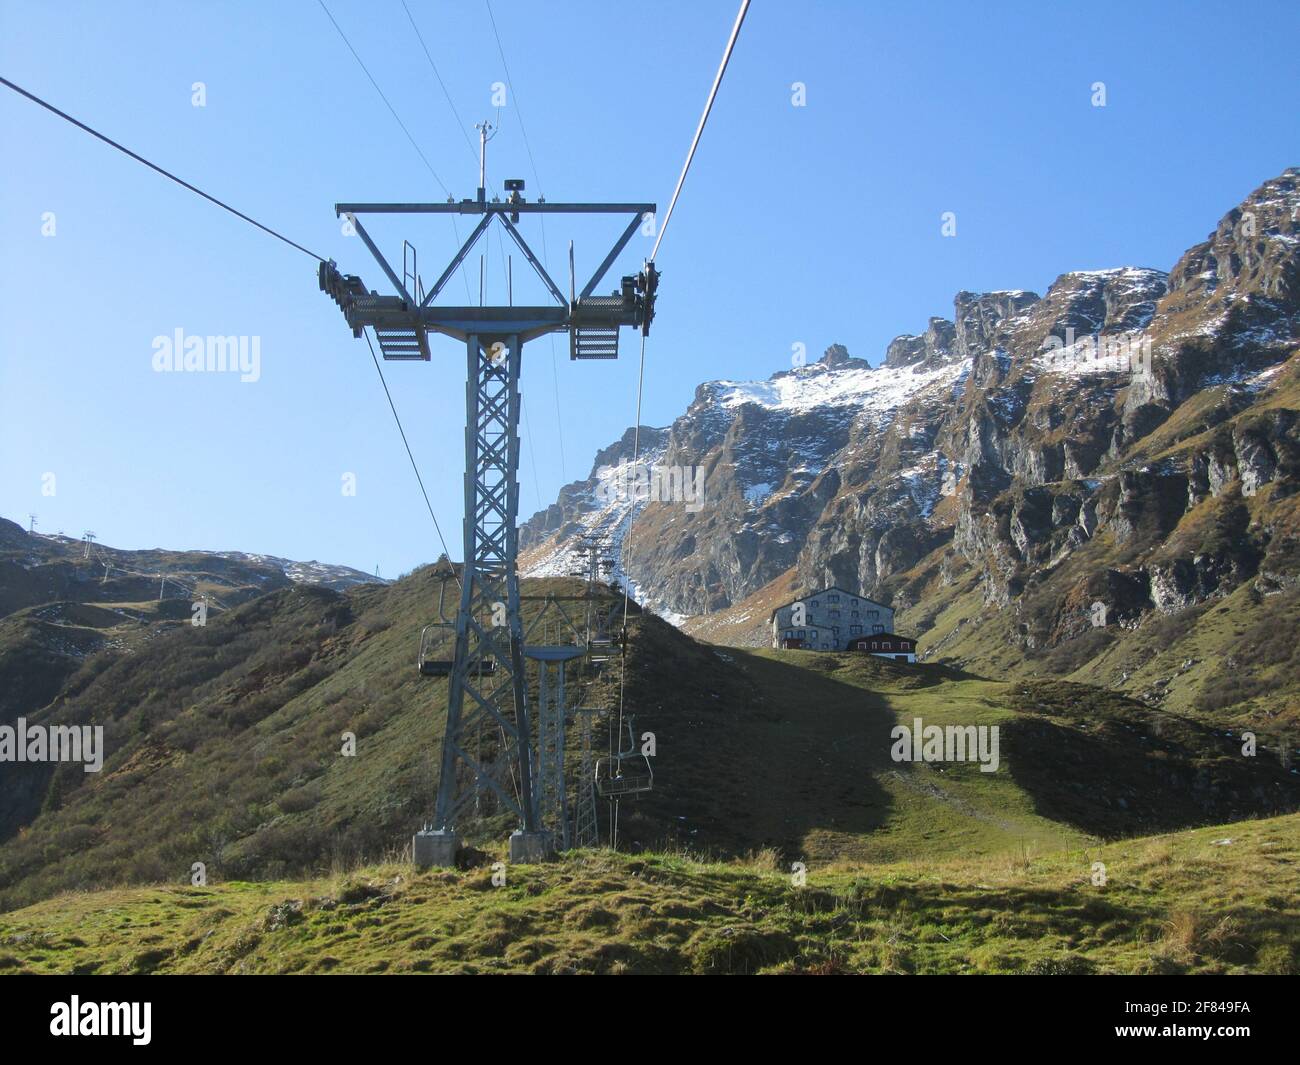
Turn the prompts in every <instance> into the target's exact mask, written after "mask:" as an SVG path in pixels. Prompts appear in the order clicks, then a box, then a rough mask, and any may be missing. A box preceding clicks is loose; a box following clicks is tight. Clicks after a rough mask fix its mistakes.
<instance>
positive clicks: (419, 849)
mask: <svg viewBox="0 0 1300 1065" xmlns="http://www.w3.org/2000/svg"><path fill="white" fill-rule="evenodd" d="M459 844H460V839H459V838H458V837H457V835H456V833H455V832H442V831H437V832H435V831H431V830H429V829H422V830H421V831H419V832H417V833H416V834H415V835H414V837H412V839H411V855H412V857H413V859H414V861H415V867H416V868H417V869H428V868H429V867H430V866H435V867H438V868H448V867H450V866H454V865H455V864H456V848H457V847H458V846H459Z"/></svg>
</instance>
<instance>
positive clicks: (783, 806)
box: [0, 571, 1300, 908]
mask: <svg viewBox="0 0 1300 1065" xmlns="http://www.w3.org/2000/svg"><path fill="white" fill-rule="evenodd" d="M434 586H435V582H434V580H433V578H432V576H431V574H430V573H429V572H428V571H422V572H419V573H417V574H415V575H413V576H412V577H411V578H408V579H406V580H404V581H401V582H398V583H397V584H394V585H392V586H389V587H384V588H381V587H374V586H367V587H364V588H360V589H355V590H353V591H351V592H349V593H348V594H346V595H340V594H338V593H334V592H330V591H326V590H323V589H314V590H313V589H301V588H295V589H286V590H283V591H279V592H275V593H272V594H271V595H269V596H266V597H264V598H262V599H259V600H256V601H254V602H252V603H250V604H246V605H245V606H243V607H241V608H238V609H236V610H234V611H231V612H229V613H228V614H226V615H223V616H220V617H217V618H215V619H212V620H211V621H210V622H209V625H208V626H207V627H206V628H204V629H195V628H192V627H189V626H179V627H178V628H177V629H176V631H174V632H171V633H169V634H167V635H165V636H161V637H159V638H158V639H156V640H154V641H152V642H151V643H150V644H149V646H148V647H147V648H143V649H141V650H140V651H139V652H138V653H136V654H133V655H128V656H125V657H121V658H118V659H115V660H108V659H100V660H97V661H96V662H95V663H92V664H91V665H90V666H88V667H87V668H86V670H85V671H83V673H81V674H78V676H77V677H76V678H74V680H73V682H71V683H70V685H69V687H68V690H67V692H66V694H65V696H63V697H61V698H60V700H58V701H56V702H55V703H54V704H52V705H51V706H50V707H47V708H46V709H45V710H44V711H42V714H41V715H37V716H38V718H39V719H40V720H45V719H48V720H51V721H60V722H76V721H91V722H97V723H103V724H104V725H105V726H106V730H107V732H106V746H107V749H108V751H109V756H108V759H107V761H106V763H105V768H104V772H103V773H101V774H99V775H98V776H92V777H87V775H86V774H84V773H82V772H81V771H80V769H79V768H78V767H76V766H68V767H65V768H63V769H61V770H59V771H58V773H56V774H55V775H54V776H53V778H52V779H50V778H49V777H48V771H47V770H46V769H45V767H39V768H38V769H36V770H35V775H33V773H32V771H33V767H30V766H28V767H12V766H9V767H5V772H6V774H7V776H6V784H5V787H6V794H7V801H6V806H7V808H9V809H12V808H13V807H14V806H15V805H16V804H17V799H19V798H21V799H22V801H24V802H27V803H28V804H29V816H27V817H25V818H21V819H19V820H18V822H17V824H14V825H8V826H7V830H8V831H9V832H13V830H14V829H16V828H17V827H18V825H19V824H21V825H23V828H22V831H20V832H18V833H17V834H15V835H11V836H10V838H8V839H7V841H6V842H4V844H3V845H0V908H11V907H14V906H20V905H25V904H27V903H30V902H34V901H37V900H39V899H41V898H45V897H49V896H50V895H51V894H53V893H55V892H57V891H59V890H66V889H69V888H73V889H82V888H86V889H89V888H96V887H105V886H112V885H117V884H122V883H148V882H159V881H170V882H173V883H183V882H185V881H186V880H187V879H188V875H189V869H190V866H191V864H192V863H193V862H196V861H202V862H204V863H206V864H207V866H208V869H209V871H210V873H211V875H213V876H216V877H221V878H225V879H235V878H259V879H261V878H267V879H271V878H282V877H286V876H300V875H308V874H311V873H314V872H319V871H320V870H322V869H326V868H329V867H331V865H332V864H336V863H338V862H345V863H351V862H354V861H358V860H362V859H365V860H369V861H374V860H377V859H381V858H382V857H383V856H384V855H385V854H391V853H395V852H396V851H397V850H398V849H400V848H401V847H402V846H403V845H404V844H405V842H406V840H407V839H409V835H410V832H411V831H412V829H413V828H414V827H415V826H417V825H418V824H419V823H420V822H421V821H423V820H424V819H426V818H427V817H428V816H429V815H430V813H431V811H430V809H429V804H430V800H431V797H432V795H433V791H434V778H435V765H436V759H437V752H438V737H439V736H440V734H441V730H442V723H443V715H444V713H445V700H446V689H447V685H446V681H445V680H431V679H427V678H421V677H419V676H418V674H417V673H416V671H415V669H414V666H413V662H412V658H413V652H414V648H415V646H416V640H417V636H418V632H419V627H420V624H421V622H422V621H423V620H424V617H425V615H426V614H427V612H428V609H429V606H428V604H429V603H431V602H434V601H436V600H435V595H436V593H435V592H434V591H433V588H434ZM549 587H555V588H559V587H560V585H559V584H558V583H556V582H537V583H533V582H529V584H528V587H527V590H528V591H529V592H532V593H536V592H539V591H542V590H544V589H546V588H549ZM530 609H531V607H530ZM634 620H635V619H634ZM612 685H613V678H612V677H609V676H606V677H605V678H604V681H603V686H602V685H597V686H595V687H593V689H592V690H591V691H590V692H589V693H588V697H587V698H586V699H585V700H584V702H585V704H586V705H606V706H608V705H611V699H612V693H611V691H610V690H609V689H610V688H611V687H612ZM627 692H628V710H629V712H630V713H631V714H633V715H635V717H636V730H637V733H638V734H640V733H641V732H643V731H653V732H654V733H655V735H656V740H657V745H658V756H657V759H656V762H655V770H656V780H655V789H654V791H653V792H652V793H650V794H649V795H647V796H645V797H643V798H641V799H637V800H634V801H627V802H624V803H623V804H621V810H620V818H619V828H620V842H621V844H622V846H623V847H624V848H631V849H641V848H651V849H659V848H663V847H665V846H667V847H688V848H690V849H691V850H692V851H693V852H696V853H709V854H714V855H718V856H736V855H743V854H745V853H747V852H750V851H756V850H761V849H764V848H773V849H775V850H776V851H777V852H778V853H780V854H781V855H782V856H783V858H784V860H793V859H796V858H799V859H803V860H806V861H808V862H810V863H812V864H814V865H816V864H825V863H829V862H835V861H844V860H853V861H870V862H892V861H900V860H908V859H911V860H920V859H933V858H938V857H946V856H952V855H962V856H973V855H990V854H997V853H1007V852H1009V851H1015V850H1018V849H1022V848H1024V847H1039V848H1060V847H1063V846H1078V845H1080V844H1082V843H1083V842H1086V841H1089V840H1094V839H1097V838H1116V837H1118V836H1125V835H1134V834H1138V833H1142V832H1151V831H1159V830H1167V829H1172V828H1178V827H1184V826H1189V825H1195V824H1204V823H1214V822H1217V821H1225V820H1229V819H1232V818H1234V817H1240V816H1247V815H1249V814H1252V813H1269V812H1274V811H1278V810H1284V809H1295V808H1296V807H1297V806H1298V805H1300V797H1298V796H1297V794H1296V792H1297V789H1298V788H1300V779H1297V780H1295V781H1292V780H1291V778H1289V777H1285V776H1283V775H1281V771H1280V770H1279V769H1277V767H1276V766H1275V765H1273V764H1272V762H1271V761H1269V760H1268V759H1264V758H1262V759H1259V760H1257V761H1256V762H1253V763H1251V764H1249V765H1248V764H1247V762H1246V760H1244V759H1240V758H1235V757H1230V756H1231V754H1232V747H1233V744H1232V742H1231V741H1229V740H1225V739H1223V738H1221V737H1217V736H1214V735H1213V734H1212V733H1211V732H1209V731H1208V730H1206V729H1204V728H1199V727H1198V728H1192V727H1191V726H1187V727H1181V728H1174V729H1172V730H1170V731H1168V734H1167V735H1166V737H1165V738H1164V739H1162V740H1160V741H1158V742H1156V741H1147V740H1146V737H1145V736H1142V737H1141V741H1140V742H1135V741H1134V740H1132V739H1131V738H1130V735H1129V734H1130V733H1136V734H1138V735H1139V736H1141V734H1142V733H1143V732H1145V731H1147V730H1146V728H1145V725H1146V722H1147V716H1148V715H1149V712H1148V711H1146V710H1145V708H1142V707H1140V706H1137V705H1136V704H1132V703H1130V702H1128V701H1127V700H1123V699H1119V698H1113V697H1105V696H1102V695H1100V694H1099V693H1097V692H1096V691H1095V689H1089V688H1084V687H1076V688H1064V689H1060V690H1056V689H1047V688H1044V689H1041V690H1038V689H1035V690H1034V692H1033V694H1032V696H1030V697H1026V695H1025V692H1024V690H1022V689H1020V688H1013V687H1012V686H1010V685H1008V684H1006V683H1005V682H992V681H986V680H981V679H979V678H975V677H971V676H968V675H964V674H961V673H959V672H957V671H954V670H951V669H946V668H944V667H939V666H921V667H908V666H904V665H901V664H897V663H893V662H887V661H884V660H880V659H875V658H869V657H865V656H859V655H837V654H817V653H813V652H799V651H782V652H774V651H727V650H722V649H719V648H712V647H708V646H706V645H702V644H699V643H697V642H695V641H693V640H690V639H689V638H687V637H685V636H683V635H682V634H681V633H679V632H677V631H676V630H674V629H672V628H671V627H669V626H668V625H666V624H664V623H663V622H661V621H659V620H658V619H656V618H652V617H649V618H646V619H645V620H644V622H641V623H637V624H635V625H634V630H633V641H632V648H631V653H630V657H629V667H628V680H627ZM1071 708H1073V709H1074V710H1077V711H1078V714H1076V717H1078V716H1079V714H1081V715H1082V718H1081V719H1078V720H1076V719H1072V718H1071V713H1072V709H1071ZM915 717H921V718H923V720H924V721H925V722H926V723H927V724H939V725H942V724H946V723H958V724H962V725H967V724H990V725H991V724H1000V725H1003V726H1004V728H1005V730H1006V739H1005V741H1004V743H1003V746H1002V759H1003V768H1002V770H1001V771H1000V772H998V773H996V774H984V773H980V772H979V771H978V767H977V766H975V765H969V764H968V765H948V766H943V767H940V766H936V765H910V766H900V765H897V764H895V763H893V762H892V761H891V760H890V758H889V749H890V745H891V739H890V735H889V733H890V729H891V728H892V727H893V725H894V724H895V722H896V721H899V720H901V721H904V722H908V723H910V722H911V721H912V720H913V719H914V718H915ZM345 730H346V731H352V732H355V733H356V735H357V737H358V751H357V755H356V757H350V758H348V757H343V756H342V755H341V753H340V746H341V734H342V733H343V732H344V731H345ZM573 739H574V737H573V736H572V735H571V740H573ZM1062 759H1066V761H1065V762H1062ZM1062 764H1064V765H1067V766H1068V768H1069V769H1070V771H1071V772H1067V773H1052V772H1037V771H1035V767H1036V766H1047V767H1052V766H1057V765H1062ZM19 769H22V770H24V771H25V772H26V773H27V777H30V779H27V777H25V778H23V779H24V780H26V785H27V786H26V787H19V786H17V785H10V784H9V783H8V781H14V780H16V779H17V776H16V773H17V771H18V770H19ZM42 774H47V775H45V776H42ZM1279 777H1281V782H1279ZM38 778H39V779H38ZM1081 780H1088V781H1090V784H1089V787H1088V788H1087V789H1086V792H1084V793H1083V794H1082V795H1081V794H1079V793H1078V788H1079V784H1078V782H1079V781H1081ZM1202 780H1204V781H1208V782H1209V783H1208V784H1207V785H1205V786H1202V783H1201V782H1202ZM22 783H23V781H22V780H19V781H18V784H22ZM1288 785H1289V786H1288ZM1252 789H1253V790H1252ZM11 798H12V799H15V802H9V801H8V800H9V799H11ZM602 806H603V804H602ZM606 812H607V811H606V810H605V809H602V814H605V813H606ZM7 816H8V815H7ZM33 817H34V820H33V819H32V818H33ZM0 827H4V826H0ZM464 827H465V829H466V833H467V838H468V839H469V840H470V841H471V842H474V843H476V844H485V845H490V844H495V843H496V842H499V841H500V840H501V839H502V838H503V837H504V835H505V834H506V831H507V828H508V826H507V825H506V824H505V822H504V821H500V820H499V819H498V820H496V821H493V820H490V819H489V820H485V821H484V822H482V823H480V824H477V825H475V824H469V825H466V826H464ZM602 830H604V826H602ZM606 838H607V837H606Z"/></svg>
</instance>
